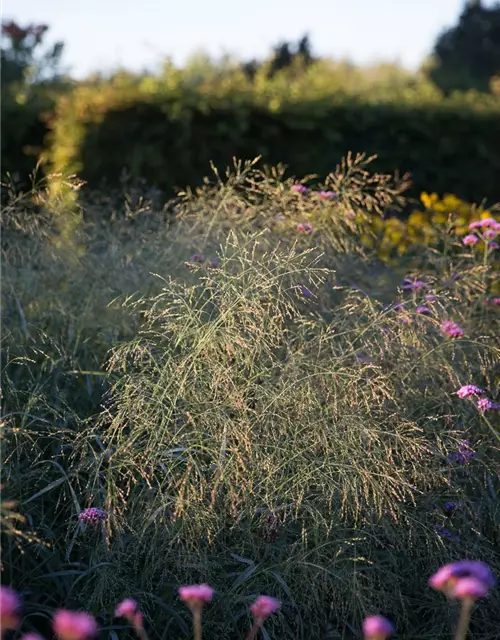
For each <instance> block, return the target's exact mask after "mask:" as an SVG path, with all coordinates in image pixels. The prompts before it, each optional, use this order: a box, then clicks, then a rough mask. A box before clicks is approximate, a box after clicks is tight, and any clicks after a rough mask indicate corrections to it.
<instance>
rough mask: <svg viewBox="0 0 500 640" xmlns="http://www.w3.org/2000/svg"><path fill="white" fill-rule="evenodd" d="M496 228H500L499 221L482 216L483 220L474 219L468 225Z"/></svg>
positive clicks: (470, 227)
mask: <svg viewBox="0 0 500 640" xmlns="http://www.w3.org/2000/svg"><path fill="white" fill-rule="evenodd" d="M488 228H490V229H496V230H497V231H499V230H500V222H497V221H496V220H495V219H494V218H484V220H475V221H474V222H471V223H470V225H469V229H471V230H473V229H488Z"/></svg>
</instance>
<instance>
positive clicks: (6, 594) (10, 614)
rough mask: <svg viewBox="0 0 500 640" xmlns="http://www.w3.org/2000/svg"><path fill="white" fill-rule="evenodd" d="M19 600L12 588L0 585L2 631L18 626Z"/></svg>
mask: <svg viewBox="0 0 500 640" xmlns="http://www.w3.org/2000/svg"><path fill="white" fill-rule="evenodd" d="M20 613H21V600H20V598H19V596H18V595H17V593H16V592H15V591H14V589H11V588H10V587H1V586H0V623H1V625H0V626H1V628H2V630H3V631H7V629H16V628H17V627H18V626H19V623H20V622H21V620H20Z"/></svg>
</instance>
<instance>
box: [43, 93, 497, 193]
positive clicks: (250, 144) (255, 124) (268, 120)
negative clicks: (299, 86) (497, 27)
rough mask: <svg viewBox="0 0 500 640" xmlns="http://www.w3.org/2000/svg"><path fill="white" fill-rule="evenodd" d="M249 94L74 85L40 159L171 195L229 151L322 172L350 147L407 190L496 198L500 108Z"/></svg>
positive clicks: (93, 182)
mask: <svg viewBox="0 0 500 640" xmlns="http://www.w3.org/2000/svg"><path fill="white" fill-rule="evenodd" d="M276 102H277V101H276V99H275V100H273V99H269V100H267V102H266V101H265V100H261V101H260V102H259V100H257V99H255V97H253V96H250V95H248V94H245V93H240V94H239V95H238V94H236V92H235V95H234V96H229V97H228V96H223V97H221V96H220V95H215V92H214V95H209V94H207V93H203V92H201V91H198V92H197V91H193V90H191V91H188V90H183V91H182V90H179V89H177V90H175V91H171V92H170V93H168V92H167V91H163V92H161V91H160V92H157V93H155V92H154V91H152V90H151V89H150V90H149V91H144V90H142V89H141V88H140V87H138V86H137V85H134V86H133V85H124V86H123V87H116V86H111V85H108V86H105V85H104V86H101V87H97V86H96V87H89V86H87V87H81V88H80V89H78V90H76V91H75V92H74V94H73V95H72V96H65V97H64V98H63V99H62V100H61V101H60V102H59V104H58V106H57V109H56V117H55V120H54V125H53V126H54V130H53V133H52V136H51V137H52V141H51V147H50V150H49V152H48V159H49V161H50V163H51V164H52V167H53V168H54V169H55V170H56V171H71V172H75V173H78V174H79V175H80V176H81V177H82V178H83V179H84V180H86V181H87V182H88V183H89V185H90V186H98V185H101V184H102V181H103V180H104V181H105V182H106V183H107V184H108V185H112V184H115V183H116V182H117V181H118V178H119V176H120V174H121V172H122V170H123V169H124V168H126V169H127V170H128V171H129V172H130V174H131V175H132V176H133V177H140V178H144V179H146V180H147V181H148V182H149V183H150V184H152V185H154V186H157V187H160V188H162V189H164V190H165V191H166V192H167V193H171V191H172V190H173V188H174V187H179V188H184V187H185V186H186V185H190V186H196V185H198V184H200V183H201V182H202V179H203V177H204V176H206V175H207V174H209V173H210V167H209V162H210V161H211V160H212V161H213V162H214V164H215V165H216V166H217V167H218V168H219V169H221V170H224V169H225V167H226V166H228V165H230V164H231V161H232V158H233V157H234V156H236V157H239V158H254V157H256V156H258V155H261V156H262V162H264V163H268V164H273V165H275V164H278V163H280V162H281V163H284V164H286V165H287V166H288V167H289V172H290V173H291V174H293V175H298V176H302V175H306V174H310V173H316V174H318V175H320V176H325V175H327V174H328V173H329V172H331V171H332V170H333V169H334V167H335V165H336V163H337V162H338V161H339V160H340V159H341V158H342V157H343V156H345V155H346V153H347V152H348V151H353V152H366V153H368V154H377V155H378V159H377V161H376V162H375V163H374V165H373V169H374V170H376V171H380V172H384V173H387V172H389V173H390V172H392V171H393V170H394V168H397V169H398V170H399V171H400V172H401V173H404V172H410V173H411V174H412V178H413V182H414V184H413V189H412V191H413V193H410V194H409V195H414V196H416V197H418V195H419V194H420V193H421V192H422V191H424V190H426V191H434V192H437V193H443V192H454V193H456V194H457V196H459V197H460V198H463V199H466V200H470V201H481V200H482V199H483V198H486V199H487V200H488V201H500V181H499V180H498V176H499V175H500V108H492V107H491V105H489V106H487V107H485V108H480V107H478V106H477V105H471V104H467V103H465V102H462V103H461V102H460V101H457V100H455V101H453V100H450V101H444V100H441V101H436V100H434V101H427V102H425V101H420V103H419V102H416V103H412V102H411V101H409V100H408V101H406V102H405V101H404V100H403V101H401V102H398V101H395V100H391V101H389V100H388V101H386V102H381V101H379V102H378V103H377V102H372V103H369V102H366V99H360V98H358V99H355V98H353V97H350V98H349V97H346V96H344V98H338V99H336V100H333V99H332V98H330V99H329V100H326V99H324V98H318V99H317V100H312V99H311V98H310V97H309V98H307V97H304V98H303V99H300V100H299V99H297V100H295V102H294V101H292V100H288V101H283V100H281V101H278V102H279V104H276Z"/></svg>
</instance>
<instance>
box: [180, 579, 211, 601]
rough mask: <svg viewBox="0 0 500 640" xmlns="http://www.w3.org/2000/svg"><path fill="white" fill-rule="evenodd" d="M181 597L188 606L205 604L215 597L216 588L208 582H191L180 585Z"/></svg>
mask: <svg viewBox="0 0 500 640" xmlns="http://www.w3.org/2000/svg"><path fill="white" fill-rule="evenodd" d="M179 597H180V599H181V600H182V601H183V602H185V603H186V604H187V605H188V606H192V605H203V604H205V603H206V602H210V601H211V600H212V598H213V597H214V590H213V589H212V587H209V586H208V584H190V585H185V586H183V587H179Z"/></svg>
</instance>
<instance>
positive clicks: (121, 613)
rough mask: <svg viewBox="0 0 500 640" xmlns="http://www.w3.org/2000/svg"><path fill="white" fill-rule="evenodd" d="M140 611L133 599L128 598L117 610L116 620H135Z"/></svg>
mask: <svg viewBox="0 0 500 640" xmlns="http://www.w3.org/2000/svg"><path fill="white" fill-rule="evenodd" d="M137 610H138V604H137V602H136V601H135V600H132V598H126V599H125V600H123V601H122V602H120V604H119V605H118V606H117V607H116V609H115V617H116V618H127V620H129V621H130V620H134V617H135V615H136V613H137Z"/></svg>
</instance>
